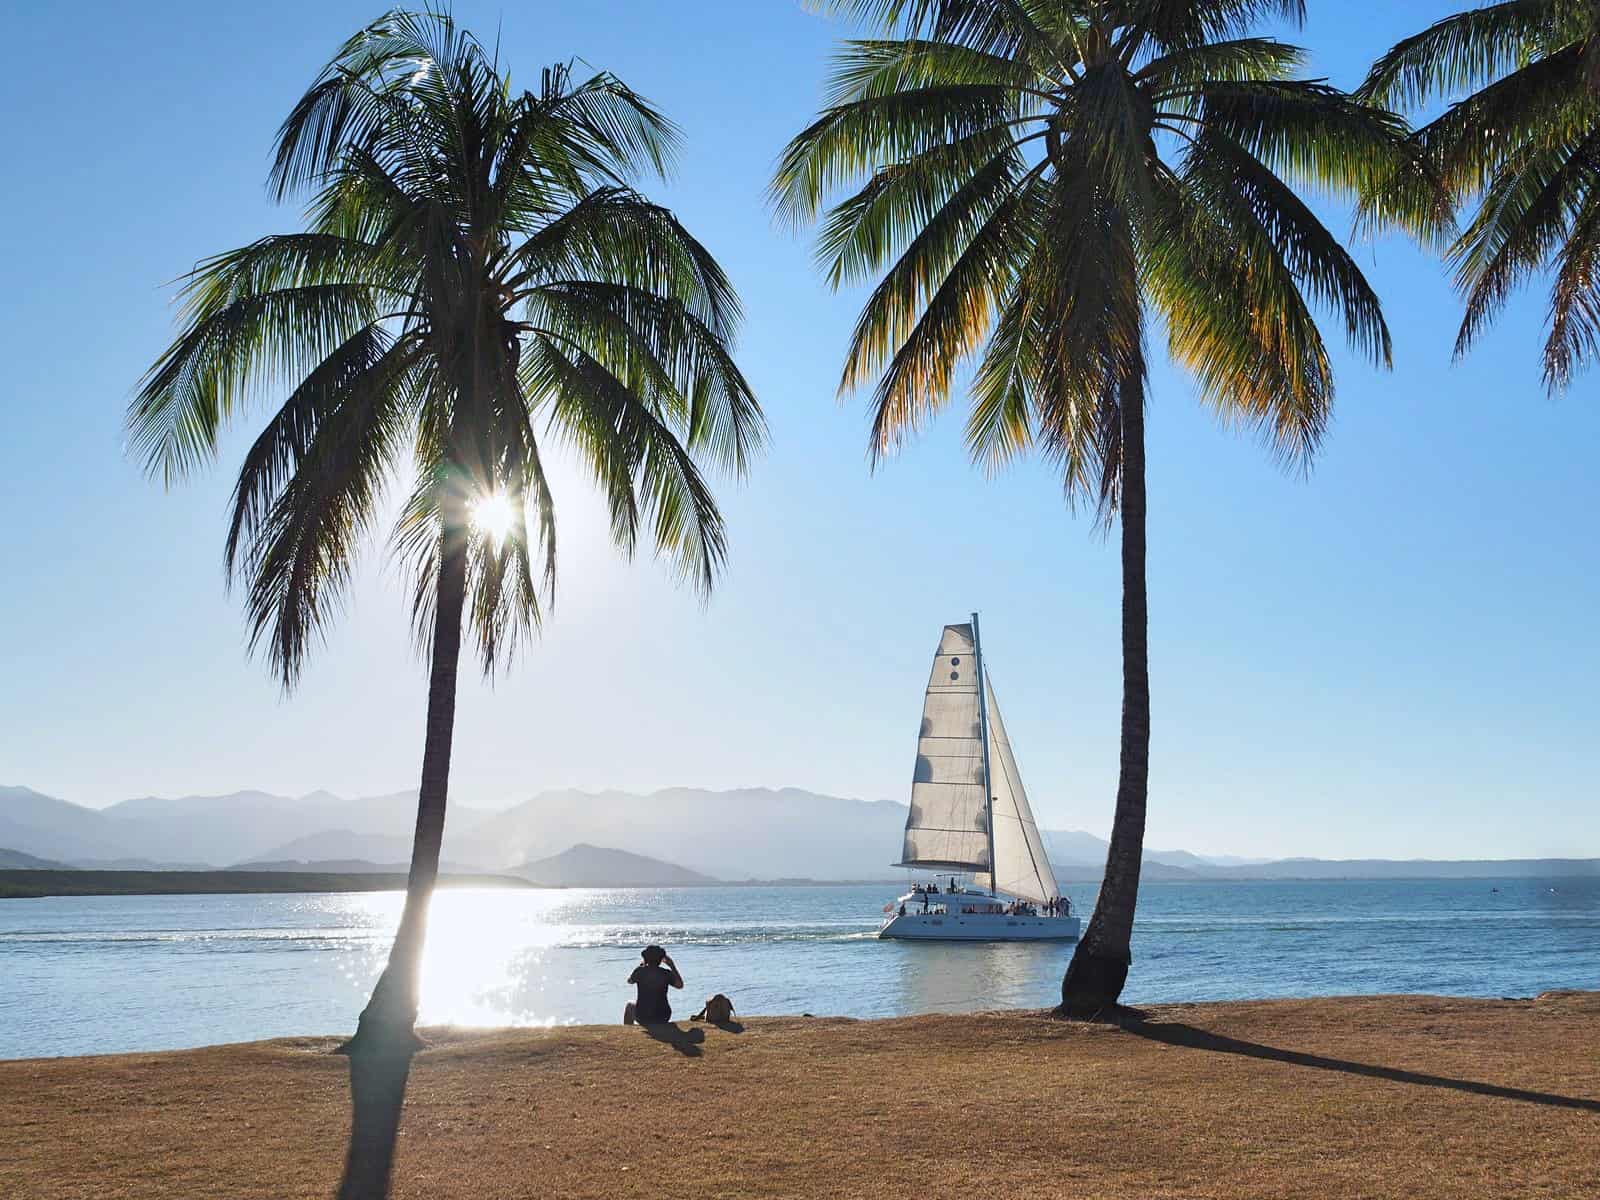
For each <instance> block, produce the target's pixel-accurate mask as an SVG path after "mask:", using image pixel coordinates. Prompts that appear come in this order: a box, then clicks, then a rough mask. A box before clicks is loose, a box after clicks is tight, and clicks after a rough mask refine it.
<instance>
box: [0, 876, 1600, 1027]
mask: <svg viewBox="0 0 1600 1200" xmlns="http://www.w3.org/2000/svg"><path fill="white" fill-rule="evenodd" d="M893 892H894V889H893V888H892V887H889V886H883V887H728V888H670V889H660V890H656V889H617V890H571V891H525V892H523V891H518V892H511V891H499V890H495V891H476V890H471V891H469V890H451V891H445V892H441V893H439V895H438V897H437V899H436V900H435V903H434V908H433V914H432V927H431V936H430V944H429V948H428V955H427V961H426V964H425V967H424V979H423V1005H422V1019H423V1021H424V1022H425V1023H428V1024H436V1023H460V1024H476V1025H504V1024H518V1025H541V1024H543V1025H548V1024H564V1023H570V1022H596V1021H605V1022H609V1021H615V1020H617V1019H618V1018H619V1016H620V1013H621V1010H622V1005H623V1002H624V1000H625V999H627V998H628V992H629V991H630V990H631V989H627V988H625V987H624V985H623V980H624V979H625V978H626V977H627V975H628V972H629V971H630V970H631V969H632V967H633V964H634V963H636V962H637V961H638V951H639V947H641V946H643V945H644V944H645V943H647V942H661V943H663V944H665V945H666V946H667V947H669V949H670V950H671V951H672V953H673V955H674V957H675V958H676V960H677V962H678V965H679V967H680V968H681V969H682V971H683V973H684V975H685V977H686V979H687V982H688V988H687V990H686V991H685V993H684V994H683V998H682V1000H681V1002H680V1003H679V1004H678V1006H677V1007H678V1015H679V1016H680V1017H682V1016H687V1015H688V1014H689V1013H690V1012H692V1011H694V1009H696V1008H698V1007H699V1001H700V1000H701V999H702V998H703V997H705V996H706V995H708V994H710V993H711V992H714V991H722V992H726V993H728V994H729V995H731V996H732V997H733V998H734V1001H735V1003H736V1004H737V1005H738V1008H739V1011H740V1012H742V1013H745V1014H766V1013H799V1012H809V1013H815V1014H818V1015H822V1014H830V1015H831V1014H844V1015H850V1016H861V1017H872V1016H888V1015H894V1014H903V1013H918V1012H930V1011H935V1010H940V1011H963V1010H971V1009H978V1008H995V1007H1042V1006H1045V1005H1048V1004H1050V1003H1052V1002H1053V1000H1054V998H1055V996H1056V994H1057V988H1058V981H1059V979H1060V975H1061V971H1062V968H1063V967H1064V965H1065V963H1066V961H1067V957H1068V955H1069V954H1070V952H1071V950H1070V947H1069V946H1068V947H1064V946H1059V945H1057V946H1050V945H1015V944H994V945H938V944H922V945H917V944H908V943H904V942H881V941H879V940H877V938H876V937H874V936H873V931H874V930H875V928H876V924H877V921H878V919H879V912H880V909H881V908H882V906H883V904H884V902H885V901H887V900H888V899H889V898H890V897H891V895H893ZM1072 898H1073V901H1074V903H1075V904H1076V905H1078V906H1079V907H1080V909H1081V910H1082V911H1085V912H1087V909H1088V906H1089V905H1090V903H1092V901H1093V892H1092V889H1089V888H1079V889H1073V890H1072ZM400 899H401V897H400V895H399V893H377V894H368V895H308V896H135V897H104V898H102V897H92V898H62V899H46V900H5V901H0V1058H17V1057H30V1056H38V1055H58V1054H97V1053H111V1052H119V1051H127V1050H154V1049H165V1048H172V1047H180V1046H196V1045H206V1044H210V1043H216V1042H231V1041H246V1040H251V1039H255V1038H266V1037H279V1036H284V1035H290V1034H309V1033H339V1032H347V1031H349V1030H351V1029H352V1028H353V1027H354V1022H355V1017H356V1014H357V1013H358V1012H359V1011H360V1008H361V1005H362V1003H363V1001H364V1000H365V997H366V993H367V990H368V988H369V987H370V986H371V984H372V981H373V979H374V978H375V977H376V974H377V972H378V970H379V968H380V967H381V966H382V963H383V956H384V954H385V952H386V950H387V948H388V943H389V937H390V934H391V932H392V930H393V928H394V925H395V923H396V921H397V920H398V918H399V910H400ZM1134 956H1135V962H1134V969H1133V974H1132V976H1131V978H1130V981H1129V985H1128V991H1127V993H1126V997H1125V998H1126V999H1127V1000H1129V1001H1130V1002H1133V1003H1139V1002H1152V1001H1161V1000H1208V999H1234V998H1247V997H1269V996H1315V995H1339V994H1347V993H1360V992H1437V993H1446V994H1452V995H1463V996H1530V995H1533V994H1534V993H1536V992H1539V991H1542V990H1545V989H1547V988H1558V987H1569V988H1570V987H1577V988H1600V880H1597V879H1547V880H1527V879H1498V880H1495V879H1473V880H1461V881H1396V882H1354V881H1334V882H1315V883H1280V882H1261V883H1153V884H1147V885H1146V886H1145V888H1144V892H1143V895H1142V898H1141V902H1140V908H1139V923H1138V928H1137V931H1136V934H1135V943H1134Z"/></svg>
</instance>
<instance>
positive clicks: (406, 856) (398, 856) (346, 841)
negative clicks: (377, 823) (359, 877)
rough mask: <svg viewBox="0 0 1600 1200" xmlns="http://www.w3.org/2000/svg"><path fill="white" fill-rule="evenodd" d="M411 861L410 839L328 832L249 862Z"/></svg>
mask: <svg viewBox="0 0 1600 1200" xmlns="http://www.w3.org/2000/svg"><path fill="white" fill-rule="evenodd" d="M410 859H411V838H410V837H409V836H407V837H400V836H395V835H391V834H386V833H357V832H355V830H353V829H328V830H324V831H323V832H322V833H308V834H306V835H305V836H304V837H297V838H294V839H293V840H292V841H287V842H284V843H283V844H282V845H279V846H273V847H270V848H269V849H267V850H263V851H262V852H261V854H260V856H259V857H258V858H256V859H253V860H252V862H278V861H290V862H294V861H299V862H333V861H338V860H364V861H366V862H374V863H397V862H409V861H410ZM239 865H241V866H243V865H245V864H239ZM330 869H333V868H330ZM337 869H339V870H344V869H346V868H342V867H341V868H337Z"/></svg>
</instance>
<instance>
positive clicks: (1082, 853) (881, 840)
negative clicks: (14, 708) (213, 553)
mask: <svg viewBox="0 0 1600 1200" xmlns="http://www.w3.org/2000/svg"><path fill="white" fill-rule="evenodd" d="M905 820H906V806H905V805H903V804H897V803H894V802H891V801H885V800H879V801H871V800H850V799H844V798H842V797H839V796H824V795H818V794H816V793H814V792H806V791H801V790H799V789H796V788H784V789H780V790H776V791H774V790H771V789H767V788H745V789H739V790H736V791H724V792H711V791H706V790H703V789H699V788H667V789H665V790H663V791H659V792H654V793H651V794H649V795H637V794H633V793H629V792H619V791H605V792H582V791H572V790H565V791H552V792H544V793H541V794H540V795H538V796H535V797H533V798H532V799H531V800H527V801H525V802H523V803H522V804H518V805H516V806H514V807H512V808H509V809H506V810H504V811H500V812H490V811H485V810H483V809H477V808H472V807H468V806H461V805H452V806H451V809H450V814H449V819H448V823H447V825H446V829H445V838H444V859H445V862H446V864H447V869H448V870H453V871H460V872H472V871H507V872H514V873H516V874H518V875H521V876H523V877H524V878H530V879H532V878H536V876H535V875H532V874H529V871H531V870H532V869H533V868H535V867H540V868H542V869H544V870H546V871H548V872H555V873H558V874H559V872H562V871H567V870H569V869H570V870H574V871H576V870H577V869H578V868H579V867H580V866H581V867H583V868H584V869H585V870H587V869H588V868H589V867H593V866H594V865H595V859H594V856H595V855H602V854H615V853H620V854H623V855H625V856H627V860H624V859H615V860H611V861H610V865H611V866H614V867H616V868H618V869H624V868H625V869H627V870H629V871H631V870H634V869H636V868H637V869H639V870H646V868H645V866H644V865H643V864H645V863H649V864H653V865H651V866H650V867H649V868H648V870H649V871H655V872H657V874H656V875H653V876H650V877H649V878H650V882H651V883H652V884H654V883H658V882H666V881H667V880H666V878H665V876H663V875H661V874H660V872H662V871H682V872H684V874H685V876H687V877H693V878H696V879H711V880H721V881H739V880H747V879H798V878H810V879H817V880H838V879H888V878H892V877H893V876H894V875H895V872H893V871H892V870H891V869H890V867H889V864H890V863H892V862H893V861H894V860H895V858H896V856H897V854H898V851H899V848H900V840H901V830H902V828H903V827H904V825H905ZM415 822H416V793H415V792H395V793H391V794H388V795H381V796H368V797H363V798H359V799H355V800H349V799H345V798H343V797H340V796H335V795H333V794H331V793H329V792H312V793H310V794H308V795H305V796H298V797H291V796H278V795H273V794H271V793H268V792H258V791H246V792H235V793H232V794H230V795H225V796H184V797H178V798H170V799H169V798H165V797H157V796H145V797H140V798H138V799H135V800H125V801H123V802H121V803H119V804H114V805H112V806H110V807H109V808H105V809H92V808H85V807H83V806H81V805H77V804H72V803H69V802H68V801H65V800H60V799H57V798H55V797H52V796H46V795H44V794H42V793H40V792H36V791H33V790H31V789H29V788H26V787H0V847H4V848H5V850H6V851H10V852H12V853H13V854H17V855H22V856H31V857H33V858H36V859H44V860H49V862H50V864H51V865H62V864H65V865H69V866H75V867H91V868H100V869H112V868H116V869H122V870H154V869H162V868H166V869H205V868H212V869H214V868H227V867H238V866H241V865H245V864H248V865H250V866H251V867H252V868H253V869H257V870H262V869H266V870H294V869H306V868H307V867H309V866H312V865H314V866H315V867H316V869H318V870H325V871H361V870H383V871H394V870H404V864H406V863H407V862H408V861H409V859H410V856H411V834H412V829H413V827H414V825H415ZM1044 838H1045V843H1046V846H1047V848H1048V849H1049V851H1050V858H1051V861H1052V863H1053V864H1054V865H1055V868H1056V874H1057V876H1058V877H1060V878H1061V879H1062V880H1063V882H1068V881H1070V882H1095V881H1097V880H1098V879H1099V877H1100V872H1101V870H1102V869H1103V867H1104V864H1105V854H1106V843H1105V841H1104V840H1103V839H1101V838H1098V837H1095V836H1094V835H1093V834H1089V833H1083V832H1078V831H1071V830H1046V831H1045V832H1044ZM0 853H3V852H0ZM563 856H568V857H567V858H566V859H565V860H563ZM635 860H637V861H635ZM580 873H581V872H580ZM1551 874H1568V875H1570V874H1600V860H1595V859H1538V860H1507V861H1488V860H1481V861H1472V862H1453V861H1435V860H1410V861H1405V862H1394V861H1388V860H1380V859H1361V860H1352V861H1331V860H1324V859H1314V858H1294V859H1282V860H1273V861H1263V860H1251V859H1241V858H1236V857H1227V856H1216V857H1213V856H1205V855H1197V854H1191V853H1189V852H1188V851H1184V850H1170V851H1164V850H1150V851H1147V852H1146V855H1145V875H1144V877H1145V878H1146V879H1150V880H1196V879H1326V878H1399V877H1415V876H1424V877H1439V878H1451V877H1454V878H1460V877H1470V876H1482V875H1551ZM539 882H551V883H554V882H558V879H557V878H551V879H549V880H543V879H541V880H539Z"/></svg>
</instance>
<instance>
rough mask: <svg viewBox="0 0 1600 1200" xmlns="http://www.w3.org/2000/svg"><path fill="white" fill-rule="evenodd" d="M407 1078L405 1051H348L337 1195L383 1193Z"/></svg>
mask: <svg viewBox="0 0 1600 1200" xmlns="http://www.w3.org/2000/svg"><path fill="white" fill-rule="evenodd" d="M410 1077H411V1054H410V1053H406V1052H400V1053H373V1052H370V1051H369V1052H367V1053H355V1054H351V1055H350V1145H349V1148H348V1149H347V1150H346V1152H345V1160H344V1177H343V1179H342V1180H341V1181H340V1183H339V1200H383V1197H385V1196H387V1195H388V1194H389V1175H390V1171H391V1169H392V1168H393V1166H394V1142H395V1135H396V1134H397V1133H398V1131H399V1129H400V1112H401V1110H402V1109H403V1108H404V1107H405V1102H406V1081H407V1080H408V1079H409V1078H410Z"/></svg>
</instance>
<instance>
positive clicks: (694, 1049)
mask: <svg viewBox="0 0 1600 1200" xmlns="http://www.w3.org/2000/svg"><path fill="white" fill-rule="evenodd" d="M639 1028H640V1029H642V1030H644V1031H645V1033H647V1034H648V1035H649V1036H650V1037H653V1038H655V1040H656V1041H658V1042H665V1043H666V1044H667V1045H669V1046H671V1047H672V1048H673V1049H674V1050H676V1051H677V1052H678V1053H679V1054H682V1055H683V1056H684V1057H685V1058H699V1057H700V1055H701V1053H702V1051H701V1049H700V1043H701V1042H703V1041H705V1040H706V1031H705V1030H704V1029H679V1028H678V1026H677V1025H676V1024H674V1023H673V1022H670V1021H669V1022H667V1023H666V1024H664V1025H645V1024H643V1023H641V1024H640V1026H639Z"/></svg>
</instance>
